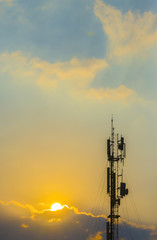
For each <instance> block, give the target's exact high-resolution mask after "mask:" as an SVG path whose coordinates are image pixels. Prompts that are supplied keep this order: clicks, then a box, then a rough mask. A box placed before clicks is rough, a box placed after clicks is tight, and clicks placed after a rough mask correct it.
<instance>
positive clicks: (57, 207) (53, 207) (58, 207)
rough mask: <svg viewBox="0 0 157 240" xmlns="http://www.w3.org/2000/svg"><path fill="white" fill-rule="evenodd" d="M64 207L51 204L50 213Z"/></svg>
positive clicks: (58, 204)
mask: <svg viewBox="0 0 157 240" xmlns="http://www.w3.org/2000/svg"><path fill="white" fill-rule="evenodd" d="M63 208H64V206H62V205H61V204H60V203H53V204H52V205H51V211H57V210H61V209H63Z"/></svg>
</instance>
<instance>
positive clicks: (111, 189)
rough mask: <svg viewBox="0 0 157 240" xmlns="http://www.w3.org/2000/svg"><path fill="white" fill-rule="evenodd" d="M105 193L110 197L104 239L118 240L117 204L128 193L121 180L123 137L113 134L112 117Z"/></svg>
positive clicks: (108, 142) (108, 141)
mask: <svg viewBox="0 0 157 240" xmlns="http://www.w3.org/2000/svg"><path fill="white" fill-rule="evenodd" d="M107 156H108V165H109V167H108V168H107V194H108V195H109V197H110V214H109V216H108V222H107V223H106V239H107V240H119V230H118V227H119V226H118V224H119V218H120V215H119V206H120V201H121V199H122V198H123V197H125V195H127V194H128V189H127V188H126V183H124V182H123V166H124V158H125V157H126V147H125V143H124V138H123V137H122V136H121V137H119V135H118V134H117V136H115V133H114V127H113V118H112V119H111V137H110V138H109V139H108V140H107Z"/></svg>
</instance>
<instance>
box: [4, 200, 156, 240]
mask: <svg viewBox="0 0 157 240" xmlns="http://www.w3.org/2000/svg"><path fill="white" fill-rule="evenodd" d="M0 213H1V214H0V215H1V217H0V239H1V240H10V239H11V240H14V239H15V240H21V239H22V240H28V239H29V240H50V239H51V240H64V239H68V240H100V239H105V235H106V234H105V223H106V218H105V216H94V215H92V214H87V213H85V212H79V211H78V210H77V209H76V208H74V207H71V208H67V207H64V208H63V209H62V210H58V211H55V212H52V211H50V210H42V211H38V210H36V209H34V208H33V207H32V206H30V205H22V204H20V203H17V202H10V203H7V204H5V203H3V202H1V204H0ZM120 238H121V239H128V240H129V239H134V240H140V239H141V240H150V239H152V240H154V239H155V238H156V233H155V227H146V226H141V227H140V226H137V225H135V224H133V223H128V222H126V221H123V222H122V223H121V224H120Z"/></svg>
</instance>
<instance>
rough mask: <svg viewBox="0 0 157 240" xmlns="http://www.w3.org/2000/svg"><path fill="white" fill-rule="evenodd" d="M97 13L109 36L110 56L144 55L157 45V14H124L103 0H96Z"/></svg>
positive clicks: (123, 57)
mask: <svg viewBox="0 0 157 240" xmlns="http://www.w3.org/2000/svg"><path fill="white" fill-rule="evenodd" d="M94 12H95V15H96V16H97V17H98V18H99V20H100V21H101V23H102V26H103V30H104V32H105V34H107V36H108V49H107V50H108V57H109V58H110V59H112V58H116V59H117V60H124V59H125V58H126V57H141V56H142V57H143V55H144V54H145V53H146V52H147V51H148V50H150V49H151V48H152V47H154V46H155V45H157V14H153V13H152V12H145V13H144V14H140V13H133V12H131V11H128V12H127V13H126V14H122V12H121V11H120V10H117V9H116V8H114V7H113V6H110V5H107V4H105V3H104V2H102V0H96V4H95V8H94Z"/></svg>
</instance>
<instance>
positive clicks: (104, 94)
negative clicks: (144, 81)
mask: <svg viewBox="0 0 157 240" xmlns="http://www.w3.org/2000/svg"><path fill="white" fill-rule="evenodd" d="M87 95H88V97H91V98H93V97H94V98H97V99H99V100H103V99H107V100H113V101H115V100H129V99H130V100H131V99H135V97H136V93H135V92H134V91H133V90H132V89H129V88H127V87H126V86H124V85H121V86H119V87H118V88H115V89H111V88H106V89H104V88H103V87H101V88H99V89H94V88H91V89H90V90H89V91H88V93H87Z"/></svg>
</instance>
